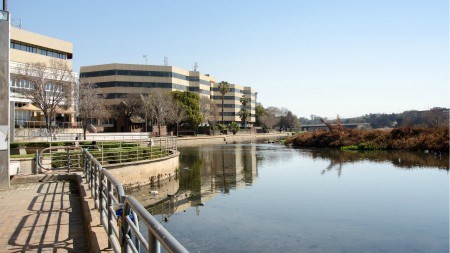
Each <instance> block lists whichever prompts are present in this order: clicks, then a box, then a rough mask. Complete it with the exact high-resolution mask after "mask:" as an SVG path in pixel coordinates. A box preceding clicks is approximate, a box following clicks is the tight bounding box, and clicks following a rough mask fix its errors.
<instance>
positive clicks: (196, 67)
mask: <svg viewBox="0 0 450 253" xmlns="http://www.w3.org/2000/svg"><path fill="white" fill-rule="evenodd" d="M194 71H196V72H197V71H198V64H197V62H195V63H194Z"/></svg>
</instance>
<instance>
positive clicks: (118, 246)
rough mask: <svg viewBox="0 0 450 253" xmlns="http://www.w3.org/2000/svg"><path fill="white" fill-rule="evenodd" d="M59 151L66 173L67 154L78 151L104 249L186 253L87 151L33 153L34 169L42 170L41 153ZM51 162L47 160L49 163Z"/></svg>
mask: <svg viewBox="0 0 450 253" xmlns="http://www.w3.org/2000/svg"><path fill="white" fill-rule="evenodd" d="M173 145H174V146H175V147H176V140H171V145H168V144H167V143H166V148H167V147H168V146H171V147H172V146H173ZM60 149H65V151H66V152H65V153H66V154H67V157H66V159H67V168H68V172H70V160H71V159H70V157H71V153H70V151H71V150H81V152H78V153H76V155H77V156H80V159H79V161H78V163H79V167H81V168H82V169H83V172H84V175H85V178H86V183H87V185H88V187H89V189H90V190H91V195H92V198H93V199H94V203H95V208H96V209H97V210H98V211H99V213H100V220H101V223H102V225H103V228H104V229H105V231H106V233H107V234H108V247H110V248H112V249H113V250H114V252H117V253H118V252H130V251H133V252H160V245H162V246H163V247H164V249H165V250H166V251H167V252H174V253H177V252H188V251H187V249H186V248H184V247H183V245H181V244H180V243H179V242H178V241H177V240H176V239H175V238H174V237H173V236H172V235H171V234H170V233H169V232H168V231H167V230H166V229H165V228H164V227H163V226H162V225H161V224H160V223H159V222H158V221H157V220H156V219H155V218H154V217H153V216H152V215H151V214H150V213H149V212H148V211H147V210H146V209H145V208H144V207H143V206H142V204H141V203H139V202H138V201H137V200H136V199H135V198H134V197H133V196H128V195H125V191H124V189H123V186H122V184H121V183H120V181H119V180H117V179H116V178H115V177H114V176H113V175H112V174H111V173H110V172H109V171H108V170H107V169H105V168H103V166H102V165H101V163H100V162H99V161H98V160H97V159H96V158H95V157H94V156H93V155H92V154H91V153H89V151H88V150H87V149H84V148H82V147H75V146H65V147H61V146H57V147H49V148H45V149H43V150H41V152H39V153H37V159H36V160H37V166H38V168H44V166H43V164H42V157H43V154H45V152H47V151H50V154H52V153H51V151H52V150H60ZM61 153H62V152H60V153H59V154H61ZM72 155H73V154H72ZM52 158H53V157H52V156H50V160H52ZM58 161H60V160H58ZM52 162H53V161H52ZM44 169H45V168H44ZM139 223H140V224H142V225H143V226H144V227H146V228H147V237H145V236H144V235H143V233H142V232H141V231H140V228H141V227H140V226H139Z"/></svg>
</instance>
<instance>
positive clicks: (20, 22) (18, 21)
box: [11, 18, 22, 29]
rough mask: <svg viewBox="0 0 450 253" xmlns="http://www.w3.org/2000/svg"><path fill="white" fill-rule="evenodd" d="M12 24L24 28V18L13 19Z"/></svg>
mask: <svg viewBox="0 0 450 253" xmlns="http://www.w3.org/2000/svg"><path fill="white" fill-rule="evenodd" d="M11 25H12V26H14V27H16V28H19V29H22V19H20V18H13V19H11Z"/></svg>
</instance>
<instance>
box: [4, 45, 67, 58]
mask: <svg viewBox="0 0 450 253" xmlns="http://www.w3.org/2000/svg"><path fill="white" fill-rule="evenodd" d="M9 47H10V48H12V49H17V50H21V51H26V52H29V53H34V54H41V55H45V56H50V57H54V58H59V59H64V60H66V59H72V57H71V55H68V54H66V53H63V52H58V51H56V50H51V49H48V48H43V47H38V46H32V45H28V44H25V43H21V42H17V41H11V42H10V44H9Z"/></svg>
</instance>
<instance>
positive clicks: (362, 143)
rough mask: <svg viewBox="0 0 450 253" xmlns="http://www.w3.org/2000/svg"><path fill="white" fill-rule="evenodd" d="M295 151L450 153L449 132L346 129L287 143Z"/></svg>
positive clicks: (303, 135)
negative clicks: (296, 149)
mask: <svg viewBox="0 0 450 253" xmlns="http://www.w3.org/2000/svg"><path fill="white" fill-rule="evenodd" d="M286 144H292V145H293V146H294V147H318V148H342V149H347V150H385V149H392V150H430V151H442V152H448V151H449V128H448V127H445V128H411V127H402V128H396V129H393V130H392V131H384V130H359V129H342V130H337V129H335V130H333V131H332V132H330V131H327V130H323V129H320V130H316V131H314V132H305V133H301V134H298V135H296V136H294V137H292V138H289V139H287V140H286Z"/></svg>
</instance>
